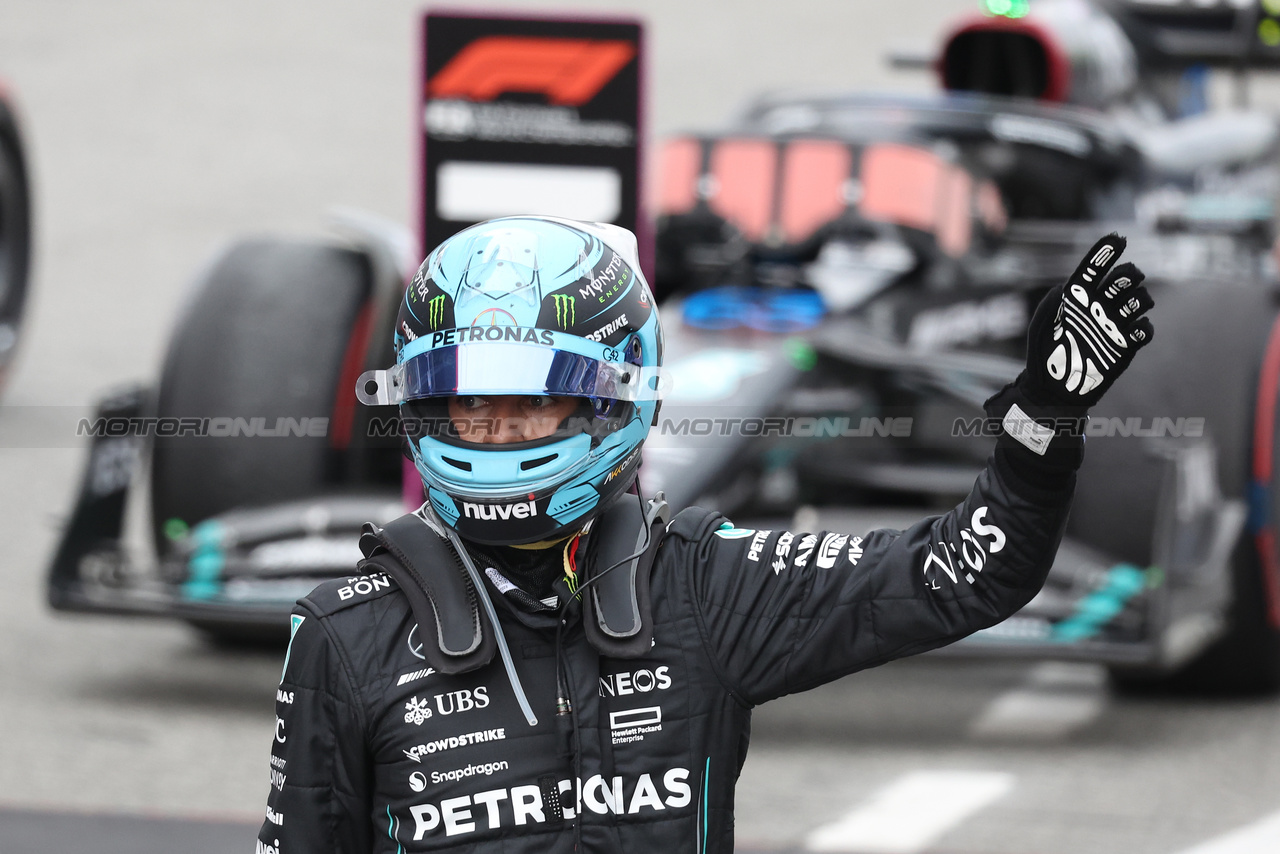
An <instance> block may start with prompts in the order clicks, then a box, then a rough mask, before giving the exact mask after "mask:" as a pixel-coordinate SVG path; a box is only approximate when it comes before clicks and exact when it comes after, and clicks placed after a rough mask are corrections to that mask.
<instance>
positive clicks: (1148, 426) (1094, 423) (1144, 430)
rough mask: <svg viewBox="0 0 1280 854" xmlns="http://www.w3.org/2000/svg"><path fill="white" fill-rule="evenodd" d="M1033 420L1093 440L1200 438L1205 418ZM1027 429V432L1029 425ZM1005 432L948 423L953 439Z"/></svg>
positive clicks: (995, 421) (997, 426) (974, 422)
mask: <svg viewBox="0 0 1280 854" xmlns="http://www.w3.org/2000/svg"><path fill="white" fill-rule="evenodd" d="M1036 421H1037V423H1038V424H1039V425H1040V426H1041V427H1047V428H1049V429H1051V430H1053V432H1054V433H1055V434H1056V435H1058V436H1085V437H1088V438H1095V439H1111V438H1123V439H1199V438H1201V437H1202V436H1204V422H1205V419H1204V417H1203V416H1200V415H1191V416H1186V415H1176V416H1164V415H1159V416H1151V417H1149V418H1143V417H1140V416H1137V415H1130V416H1126V417H1120V416H1116V415H1111V416H1099V417H1094V416H1083V417H1078V418H1039V419H1036ZM1028 429H1029V430H1030V429H1031V427H1030V425H1028ZM1006 432H1008V430H1007V429H1006V425H1005V423H1004V421H1003V420H1002V419H1000V418H957V419H956V420H955V421H953V422H952V424H951V435H952V436H953V437H954V438H973V437H979V436H981V437H987V438H995V437H997V436H1000V435H1002V434H1004V433H1006Z"/></svg>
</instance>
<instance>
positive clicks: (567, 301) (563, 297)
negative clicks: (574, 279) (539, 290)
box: [551, 294, 578, 329]
mask: <svg viewBox="0 0 1280 854" xmlns="http://www.w3.org/2000/svg"><path fill="white" fill-rule="evenodd" d="M551 298H552V299H553V300H555V304H556V324H557V325H558V326H559V327H560V328H561V329H568V328H569V327H570V326H573V325H574V324H575V323H577V322H578V321H577V312H575V311H574V306H575V304H576V303H577V301H578V300H577V297H574V296H572V295H571V294H552V296H551Z"/></svg>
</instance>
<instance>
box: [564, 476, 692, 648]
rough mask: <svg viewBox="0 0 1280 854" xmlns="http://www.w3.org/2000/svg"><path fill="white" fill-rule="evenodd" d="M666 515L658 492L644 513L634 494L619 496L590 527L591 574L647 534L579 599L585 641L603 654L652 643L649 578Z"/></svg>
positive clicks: (646, 645)
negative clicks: (593, 547) (593, 543)
mask: <svg viewBox="0 0 1280 854" xmlns="http://www.w3.org/2000/svg"><path fill="white" fill-rule="evenodd" d="M670 515H671V511H670V508H669V507H668V505H667V501H666V498H665V496H663V494H662V493H658V494H657V496H655V497H654V498H652V499H650V500H649V501H648V502H647V506H646V507H645V508H644V511H643V512H641V507H640V501H639V500H638V498H637V500H631V496H629V495H624V496H622V497H621V498H619V500H617V501H615V502H614V503H613V505H612V506H611V507H609V509H608V510H606V511H605V512H604V513H602V514H601V515H600V518H599V519H597V520H596V523H595V525H594V526H593V529H592V536H593V537H594V538H595V539H596V542H597V543H598V546H597V548H596V551H595V556H594V560H593V561H592V571H593V576H591V577H595V576H594V573H595V572H600V571H603V570H607V569H609V567H611V566H613V565H614V564H616V563H619V562H620V561H623V560H626V558H627V557H628V556H629V555H632V554H635V552H636V551H638V550H639V549H640V547H641V546H643V545H644V544H645V540H646V538H647V539H648V547H647V548H645V550H644V552H643V553H641V554H640V555H638V556H637V557H635V558H632V559H631V560H630V561H629V562H628V563H627V564H623V565H622V566H619V567H618V568H617V569H614V570H612V571H610V572H606V573H604V574H603V575H602V576H599V580H598V581H596V582H594V583H592V585H591V589H590V591H589V595H588V596H587V597H586V598H585V600H584V602H583V610H584V613H583V628H584V629H585V631H586V635H587V640H589V641H590V642H591V645H592V646H594V647H595V648H596V649H597V650H598V651H599V652H601V653H602V654H604V655H608V656H610V657H612V658H638V657H640V656H642V655H645V654H646V653H648V652H649V650H650V648H652V646H653V603H652V599H651V597H650V595H649V578H650V575H651V574H652V572H653V562H654V560H655V559H656V557H657V555H658V547H659V546H660V545H662V538H663V536H664V534H665V533H666V526H667V520H668V519H669V518H670Z"/></svg>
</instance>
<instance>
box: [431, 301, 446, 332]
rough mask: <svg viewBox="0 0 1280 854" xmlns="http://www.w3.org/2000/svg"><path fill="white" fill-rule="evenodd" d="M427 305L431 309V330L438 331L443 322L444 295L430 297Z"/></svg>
mask: <svg viewBox="0 0 1280 854" xmlns="http://www.w3.org/2000/svg"><path fill="white" fill-rule="evenodd" d="M427 305H428V307H430V309H431V318H430V319H431V328H432V329H439V328H440V324H441V323H442V322H443V321H444V294H440V295H438V296H434V297H432V298H431V302H429V303H427Z"/></svg>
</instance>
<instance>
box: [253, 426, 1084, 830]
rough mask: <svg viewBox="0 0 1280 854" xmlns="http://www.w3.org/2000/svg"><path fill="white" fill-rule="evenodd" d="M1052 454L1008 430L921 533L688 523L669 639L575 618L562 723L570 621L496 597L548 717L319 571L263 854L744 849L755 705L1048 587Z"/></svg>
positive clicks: (670, 551)
mask: <svg viewBox="0 0 1280 854" xmlns="http://www.w3.org/2000/svg"><path fill="white" fill-rule="evenodd" d="M1006 441H1007V439H1003V440H1002V445H1003V443H1004V442H1006ZM1012 455H1017V459H1012ZM1039 465H1041V458H1039V457H1035V456H1034V455H1033V454H1031V452H1030V451H1027V450H1025V449H1023V448H1021V447H1018V446H1015V445H1013V444H1012V443H1009V447H1007V448H1005V447H1002V448H1000V449H999V450H997V452H996V454H995V456H994V457H993V458H992V461H991V462H989V463H988V466H987V468H986V470H985V471H984V472H983V473H982V475H981V476H980V477H979V478H978V480H977V483H976V484H975V485H974V487H973V490H972V492H971V493H970V494H969V496H968V498H966V499H965V501H964V502H963V503H962V504H960V506H958V507H957V508H955V509H954V510H952V511H951V512H949V513H947V514H945V515H942V516H937V517H933V518H929V519H925V520H923V521H921V522H920V523H918V524H916V525H914V526H912V527H911V528H909V529H907V530H905V531H901V532H899V531H892V530H877V531H871V532H858V533H859V534H860V535H847V534H843V533H830V532H819V533H813V534H811V533H800V532H790V531H777V530H775V531H766V530H759V531H753V530H743V529H739V528H736V527H734V526H733V525H732V524H731V523H730V522H728V521H727V520H726V519H725V518H724V517H723V516H720V515H718V514H715V513H709V512H706V511H697V510H694V511H688V512H686V513H682V514H680V515H678V516H677V517H676V518H675V519H674V520H673V521H672V522H671V524H670V526H669V528H668V533H667V536H666V538H665V540H664V541H663V544H662V547H661V549H660V550H659V552H658V555H657V558H656V562H655V565H654V569H653V577H652V602H653V618H654V626H655V640H654V645H653V647H652V651H651V652H650V654H648V655H646V656H644V657H642V658H636V659H625V660H624V659H610V658H606V657H602V656H601V655H599V654H598V653H597V652H596V651H595V649H594V648H593V647H592V646H590V645H589V644H588V643H587V642H586V640H585V638H584V634H583V631H582V629H581V621H580V620H579V621H577V622H575V621H574V620H573V619H570V621H569V625H568V626H567V627H566V628H565V630H564V633H563V642H562V644H561V646H560V649H559V653H558V655H559V658H560V664H561V668H562V669H563V671H564V674H565V678H566V679H567V681H568V688H569V700H570V702H571V704H572V713H571V716H569V715H566V716H562V717H560V718H559V719H558V718H557V716H556V698H557V692H556V666H555V665H556V657H557V648H556V644H555V630H554V625H555V623H556V617H555V616H554V613H555V612H554V611H550V612H537V611H535V610H527V609H526V610H522V609H521V608H518V607H513V606H512V603H511V601H510V599H509V598H508V597H504V596H502V595H497V594H496V593H495V592H494V591H491V595H494V598H495V600H496V601H495V604H496V605H497V608H498V611H499V616H500V621H501V623H502V626H503V629H504V630H505V632H506V637H507V640H508V643H509V645H510V648H511V653H512V656H513V658H514V662H515V667H516V670H517V672H518V674H519V676H520V678H521V680H522V682H523V684H524V686H525V689H526V690H527V691H528V693H529V700H530V702H531V704H532V707H533V709H534V710H535V713H536V715H537V717H538V724H537V726H530V725H529V723H528V721H527V720H526V718H525V716H524V715H523V714H522V713H521V711H520V708H519V707H518V705H517V702H516V699H515V696H514V693H513V690H512V688H511V686H510V684H509V683H508V680H507V678H506V675H505V672H504V670H503V666H502V664H501V662H500V661H499V660H497V658H495V660H494V661H493V662H492V663H491V664H489V665H487V666H485V667H483V668H481V669H479V670H476V671H473V672H470V673H466V674H463V675H459V676H445V675H442V674H440V673H437V672H435V671H433V670H432V669H431V668H430V667H428V666H427V664H426V662H425V661H424V660H423V658H422V653H421V646H420V643H421V642H422V641H421V639H420V638H419V637H418V634H417V631H416V623H415V621H414V619H413V617H412V614H411V612H410V609H409V605H408V602H407V600H406V598H405V596H404V595H403V594H402V593H400V592H399V590H398V589H397V587H396V585H395V583H394V582H393V581H391V580H390V579H389V578H388V577H386V576H384V575H369V576H353V577H351V578H348V579H340V580H336V581H332V582H328V583H326V584H323V585H321V586H320V587H319V588H317V589H316V590H315V591H314V592H313V593H312V594H311V595H310V596H308V597H307V598H306V599H303V600H302V601H301V602H299V604H298V607H297V608H296V610H295V611H294V613H293V628H294V636H293V639H292V642H291V644H290V650H289V653H288V655H287V657H286V660H285V667H284V674H283V677H282V680H281V682H280V687H279V690H278V692H277V695H276V715H277V720H276V731H275V743H274V744H273V749H272V756H271V790H270V796H269V800H268V806H267V814H266V820H265V821H264V823H263V825H262V830H261V832H260V834H259V838H258V844H257V852H259V854H304V852H306V854H319V852H330V854H366V852H386V854H403V853H404V852H417V851H456V852H482V851H483V852H499V851H500V852H508V854H510V853H511V852H572V851H574V850H575V841H576V840H579V839H580V841H581V848H578V849H577V850H579V851H585V852H602V853H603V852H656V851H661V852H665V854H678V852H691V854H693V853H694V852H696V854H704V852H722V854H723V852H730V851H732V850H733V803H734V785H735V782H736V780H737V778H738V773H739V770H740V768H741V767H742V763H743V760H744V759H745V757H746V751H747V742H748V737H749V735H748V734H749V722H750V718H751V709H752V707H754V706H755V705H757V704H759V703H763V702H765V701H766V700H770V699H773V698H775V697H780V696H782V695H784V694H788V693H792V692H795V691H803V690H805V689H807V688H812V687H814V686H816V685H820V684H822V683H824V682H828V681H830V680H832V679H835V678H837V677H840V676H843V675H845V674H847V673H852V672H853V671H856V670H860V669H862V668H865V667H871V666H874V665H877V664H881V663H883V662H886V661H889V660H891V659H894V658H899V657H902V656H905V655H910V654H912V653H918V652H922V651H924V650H928V649H933V648H935V647H939V646H942V645H943V644H946V643H948V642H950V641H954V640H956V639H958V638H961V637H964V636H965V635H968V634H970V633H972V632H974V631H976V630H978V629H981V628H984V627H987V626H990V625H993V624H995V623H997V622H999V621H1000V620H1002V619H1003V618H1005V617H1007V616H1009V615H1010V614H1012V613H1013V612H1014V611H1016V610H1017V609H1018V608H1020V607H1022V606H1023V605H1024V604H1026V603H1027V602H1028V601H1029V600H1030V599H1031V597H1032V596H1033V595H1034V594H1035V593H1036V591H1037V590H1039V589H1040V586H1041V584H1042V583H1043V581H1044V578H1045V575H1046V573H1047V572H1048V569H1049V566H1050V564H1051V563H1052V560H1053V556H1054V553H1055V551H1056V549H1057V546H1058V542H1059V540H1060V538H1061V536H1062V530H1063V526H1064V524H1065V521H1066V516H1067V509H1068V505H1069V503H1070V496H1071V490H1072V487H1073V484H1074V475H1073V474H1069V473H1065V472H1054V473H1053V474H1057V475H1060V476H1058V477H1045V478H1043V479H1042V478H1040V477H1037V476H1036V475H1037V474H1038V473H1039V472H1040V469H1038V468H1037V467H1038V466H1039ZM1028 473H1030V474H1031V476H1028ZM526 598H529V597H526ZM503 603H506V604H505V605H504V604H503ZM427 640H428V642H430V639H427Z"/></svg>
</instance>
